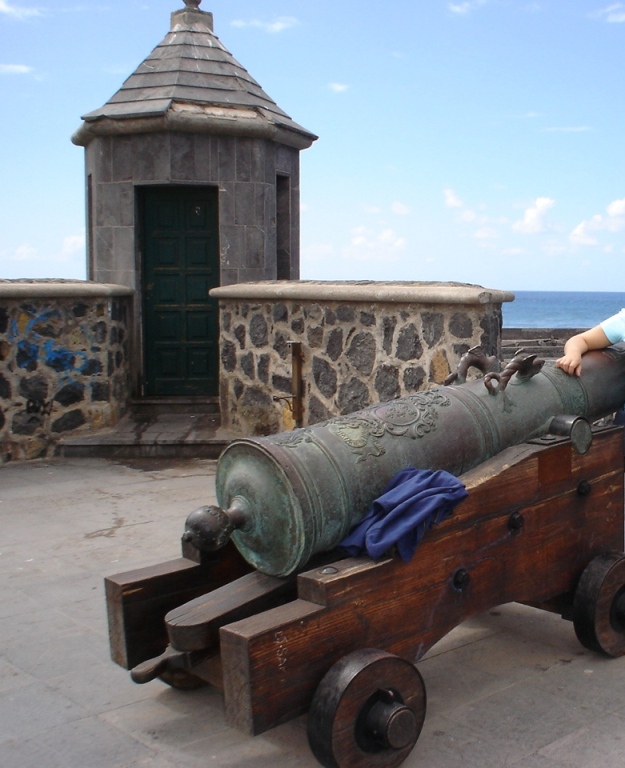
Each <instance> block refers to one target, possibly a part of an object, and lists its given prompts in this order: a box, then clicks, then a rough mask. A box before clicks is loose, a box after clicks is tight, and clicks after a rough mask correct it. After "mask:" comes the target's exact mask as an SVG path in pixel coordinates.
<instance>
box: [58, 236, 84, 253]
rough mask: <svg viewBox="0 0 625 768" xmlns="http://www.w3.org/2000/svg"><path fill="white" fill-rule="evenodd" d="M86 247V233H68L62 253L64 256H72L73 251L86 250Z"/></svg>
mask: <svg viewBox="0 0 625 768" xmlns="http://www.w3.org/2000/svg"><path fill="white" fill-rule="evenodd" d="M84 247H85V233H84V232H83V233H82V234H80V235H67V236H66V237H64V238H63V248H62V251H61V253H62V254H63V256H71V254H72V253H77V252H78V251H82V250H84Z"/></svg>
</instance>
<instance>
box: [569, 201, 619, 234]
mask: <svg viewBox="0 0 625 768" xmlns="http://www.w3.org/2000/svg"><path fill="white" fill-rule="evenodd" d="M606 211H607V216H605V215H603V214H601V213H596V214H595V215H594V216H592V217H591V218H590V219H585V220H584V221H582V222H580V223H579V224H578V225H577V226H576V227H575V229H574V230H573V231H572V232H571V234H570V235H569V240H570V241H571V242H572V243H574V244H575V245H596V244H597V242H598V239H597V237H596V233H598V232H620V231H621V230H623V229H625V198H620V199H618V200H613V201H612V202H611V203H610V204H609V205H608V206H607V208H606Z"/></svg>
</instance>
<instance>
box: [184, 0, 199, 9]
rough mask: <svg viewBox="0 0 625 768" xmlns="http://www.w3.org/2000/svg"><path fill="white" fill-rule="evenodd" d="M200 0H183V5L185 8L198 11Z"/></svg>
mask: <svg viewBox="0 0 625 768" xmlns="http://www.w3.org/2000/svg"><path fill="white" fill-rule="evenodd" d="M201 2H202V0H184V4H185V5H186V6H187V8H195V10H196V11H197V10H199V9H200V3H201Z"/></svg>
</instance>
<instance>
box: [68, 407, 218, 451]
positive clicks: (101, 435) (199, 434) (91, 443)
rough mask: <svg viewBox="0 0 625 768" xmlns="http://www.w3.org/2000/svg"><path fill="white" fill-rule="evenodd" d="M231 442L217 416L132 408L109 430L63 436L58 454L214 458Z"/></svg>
mask: <svg viewBox="0 0 625 768" xmlns="http://www.w3.org/2000/svg"><path fill="white" fill-rule="evenodd" d="M232 439H233V437H232V436H231V435H226V434H224V433H223V431H222V430H221V419H220V416H219V414H214V413H213V414H210V413H205V414H197V413H175V412H169V413H159V414H155V413H154V412H153V411H152V412H149V411H143V412H142V411H140V410H137V409H133V411H131V412H130V413H129V414H127V415H126V416H124V417H123V418H122V419H120V421H119V422H118V423H117V424H116V425H115V426H114V427H112V428H109V429H101V430H92V431H89V432H84V433H82V434H80V433H74V434H73V435H71V436H68V437H64V438H63V439H61V440H60V442H59V445H58V453H59V455H61V456H64V457H68V458H70V457H71V458H77V457H89V456H94V457H97V458H171V457H180V458H201V459H217V458H218V457H219V455H220V454H221V452H222V451H223V449H224V448H225V447H226V446H227V445H228V444H229V443H230V442H231V440H232Z"/></svg>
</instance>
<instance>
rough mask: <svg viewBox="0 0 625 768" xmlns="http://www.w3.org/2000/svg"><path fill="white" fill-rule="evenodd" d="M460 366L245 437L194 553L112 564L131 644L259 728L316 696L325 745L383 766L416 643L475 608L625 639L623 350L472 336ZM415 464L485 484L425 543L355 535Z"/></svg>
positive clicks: (417, 708) (115, 650) (112, 614)
mask: <svg viewBox="0 0 625 768" xmlns="http://www.w3.org/2000/svg"><path fill="white" fill-rule="evenodd" d="M470 367H477V368H478V369H479V370H480V372H481V373H482V374H483V376H482V378H474V379H473V380H468V379H469V375H468V373H469V368H470ZM452 379H453V381H450V384H452V385H451V386H445V387H436V388H434V389H431V390H427V391H425V392H420V393H417V394H413V395H409V396H406V397H403V398H399V399H397V400H394V401H391V402H387V403H380V404H376V405H373V406H371V407H369V408H366V409H363V410H361V411H357V412H355V413H352V414H349V415H347V416H341V417H337V418H333V419H329V420H328V421H325V422H322V423H319V424H315V425H312V426H309V427H305V428H300V429H296V430H294V431H292V432H288V433H282V434H278V435H272V436H268V437H257V438H242V439H239V440H235V441H233V442H232V443H231V444H230V445H229V446H228V447H227V448H226V449H225V451H224V452H223V453H222V455H221V457H220V459H219V462H218V466H217V473H216V491H217V499H218V506H205V507H200V508H199V509H198V510H195V511H194V512H192V513H191V514H190V515H189V517H188V518H187V522H186V525H185V530H184V533H183V536H182V547H183V557H182V558H179V559H178V560H174V561H171V562H170V563H162V564H160V565H158V566H153V567H152V568H148V569H140V570H138V571H132V572H128V573H124V574H118V575H116V576H111V577H109V578H108V579H107V580H106V589H107V604H108V612H109V628H110V639H111V651H112V656H113V658H114V660H115V661H117V663H119V664H121V665H122V666H124V667H126V668H128V669H131V670H132V675H133V679H134V680H136V681H137V682H147V681H148V680H151V679H154V678H155V677H158V678H160V679H162V680H164V681H165V682H167V683H169V684H170V685H173V686H174V687H179V688H186V687H195V686H197V685H203V684H212V685H215V686H217V687H218V688H220V689H221V690H222V692H223V696H224V706H225V712H226V718H227V721H228V722H229V723H230V724H232V725H235V726H237V727H239V728H241V729H243V730H245V731H246V732H248V733H250V734H257V733H261V732H263V731H266V730H267V729H269V728H272V727H274V726H276V725H278V724H280V723H282V722H285V721H287V720H290V719H292V718H293V717H295V716H297V715H299V714H302V713H304V712H307V711H308V713H309V715H308V727H309V741H310V745H311V748H312V751H313V753H314V754H315V756H316V757H317V759H318V760H319V761H320V763H321V764H322V765H324V766H326V767H327V768H330V767H332V768H347V766H354V767H355V768H359V767H360V766H362V767H363V768H364V767H365V766H372V765H375V766H382V767H384V768H386V766H397V765H399V764H400V763H401V762H403V760H404V759H405V758H406V756H407V755H408V753H409V752H410V751H411V750H412V748H413V747H414V745H415V743H416V742H417V740H418V737H419V733H420V731H421V727H422V725H423V722H424V718H425V710H426V693H425V686H424V683H423V680H422V678H421V675H420V673H419V670H418V666H417V662H418V661H419V659H420V658H422V657H423V655H424V654H425V653H426V652H427V651H428V649H429V648H431V647H432V645H434V644H435V643H436V642H438V640H440V639H441V638H442V637H444V636H445V634H447V633H448V632H449V631H451V630H452V629H453V628H454V627H456V626H457V625H458V624H460V623H461V622H463V621H464V620H466V619H467V618H469V617H471V616H474V615H476V614H478V613H481V612H483V611H485V610H488V609H490V608H493V607H494V606H497V605H500V604H503V603H506V602H522V603H527V604H530V605H532V606H535V607H538V608H542V609H544V610H552V611H558V612H559V613H560V614H561V615H562V616H563V617H564V618H565V619H569V620H572V622H573V626H574V629H575V632H576V634H577V636H578V638H579V640H580V641H581V643H582V644H583V645H584V646H586V647H588V648H591V649H593V650H595V651H598V652H601V653H604V654H607V655H609V656H619V655H622V654H624V653H625V556H624V555H623V436H622V428H620V427H615V426H611V425H609V423H608V425H604V426H598V424H597V422H598V421H599V420H601V419H604V420H606V421H608V422H609V419H606V418H605V417H609V415H610V414H612V413H613V412H615V411H617V410H618V409H619V408H620V407H621V406H622V404H623V402H624V401H625V352H624V351H623V350H622V349H620V348H609V349H607V350H604V351H601V352H592V353H589V354H588V355H587V356H586V357H585V362H584V372H583V374H582V375H581V376H580V377H574V376H568V375H567V374H565V373H563V372H562V371H560V370H559V369H557V368H555V367H554V366H553V365H550V364H544V361H542V360H538V359H536V357H535V356H534V355H525V353H524V352H523V351H522V350H520V351H519V352H518V353H517V354H516V355H515V357H514V359H513V360H512V361H511V362H510V363H509V364H508V365H506V366H503V370H502V367H501V366H499V365H498V364H497V361H496V360H494V359H492V358H487V357H486V356H485V355H484V354H483V353H482V352H481V350H479V349H473V350H470V354H469V356H468V357H467V358H465V359H464V360H463V361H462V360H461V365H460V367H459V375H458V376H457V377H452ZM407 467H415V468H417V469H423V470H445V471H446V472H449V473H451V474H453V475H454V476H455V477H457V478H458V479H459V480H460V481H461V482H462V483H463V484H464V486H465V487H466V490H467V492H468V496H467V498H466V499H464V500H463V501H461V502H460V503H459V504H458V506H457V507H456V508H455V509H454V511H453V513H452V514H451V515H450V516H449V517H448V518H446V519H444V520H443V521H442V522H440V523H439V524H438V525H435V526H433V527H432V528H431V529H430V530H428V531H427V533H426V534H425V536H424V537H423V540H422V541H421V543H420V544H419V546H418V548H417V550H416V553H415V554H414V557H413V558H412V559H411V560H410V561H409V562H404V561H402V560H401V559H400V558H399V557H398V556H397V554H396V552H395V551H394V550H393V549H390V550H389V551H387V552H386V553H385V555H384V556H382V557H381V558H379V559H377V560H375V559H372V558H370V557H368V556H366V555H362V556H358V557H347V556H346V553H345V551H343V550H342V549H341V547H340V544H341V542H342V541H343V539H344V537H345V536H346V534H347V533H348V531H350V529H351V528H352V526H353V525H355V524H357V523H358V522H359V521H360V520H361V519H362V518H363V516H365V515H366V513H367V511H368V510H369V508H370V507H371V504H372V502H373V501H374V500H375V499H377V498H378V497H379V496H380V494H381V493H382V492H383V491H384V489H385V487H386V486H387V485H388V483H389V481H391V480H392V478H393V477H394V476H395V475H396V474H397V473H398V472H399V471H401V470H404V469H405V468H407Z"/></svg>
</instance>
